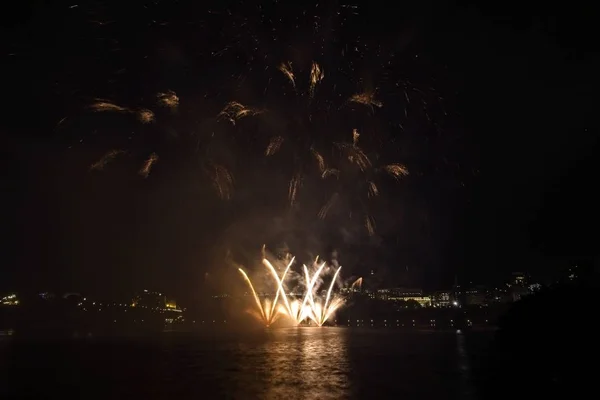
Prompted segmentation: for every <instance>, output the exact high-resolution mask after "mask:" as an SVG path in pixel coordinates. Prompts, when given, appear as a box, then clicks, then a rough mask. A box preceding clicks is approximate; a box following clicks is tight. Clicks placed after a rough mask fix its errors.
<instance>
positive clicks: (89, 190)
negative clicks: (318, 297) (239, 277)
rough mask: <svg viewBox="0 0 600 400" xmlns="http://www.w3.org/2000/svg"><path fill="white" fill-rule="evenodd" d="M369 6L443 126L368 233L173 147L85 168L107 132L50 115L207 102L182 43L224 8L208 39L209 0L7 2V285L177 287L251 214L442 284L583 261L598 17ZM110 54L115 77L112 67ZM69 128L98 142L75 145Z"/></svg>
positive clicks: (244, 230)
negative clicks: (96, 170) (297, 212)
mask: <svg viewBox="0 0 600 400" xmlns="http://www.w3.org/2000/svg"><path fill="white" fill-rule="evenodd" d="M231 3H232V4H234V3H236V2H231ZM376 3H377V2H368V5H362V6H361V11H360V12H361V13H362V16H361V17H360V18H363V20H362V21H363V22H361V25H360V27H361V29H363V30H364V33H363V36H365V37H368V38H369V39H370V40H371V41H382V42H394V43H395V44H396V45H400V44H402V46H405V47H403V49H404V50H403V51H404V52H405V53H406V54H404V55H405V56H406V57H407V58H406V59H407V60H412V61H411V63H414V65H415V66H411V65H413V64H411V65H408V64H407V71H408V72H407V73H410V74H412V75H413V76H414V77H413V78H412V79H413V80H415V81H418V80H419V79H421V77H420V75H423V76H428V77H431V76H433V77H434V82H435V85H436V89H437V90H438V91H439V92H441V93H443V94H444V98H445V100H446V104H445V107H446V108H447V113H448V116H447V118H445V120H444V129H443V130H442V131H441V132H440V133H436V134H429V133H428V134H423V135H420V136H419V135H414V136H411V137H408V138H406V139H404V140H403V142H402V144H403V145H404V147H403V148H402V150H400V151H402V152H403V155H404V158H405V159H406V158H408V159H409V160H410V161H411V162H412V164H409V165H412V166H413V171H414V173H412V174H411V177H410V179H409V180H407V182H406V183H405V184H404V186H402V187H398V188H393V189H391V191H392V195H390V198H389V199H386V202H387V203H388V208H387V211H386V213H387V214H388V217H387V218H380V221H381V223H380V224H379V225H380V227H381V230H382V233H381V237H380V238H378V239H377V240H376V241H375V243H374V242H373V240H370V241H369V240H366V238H365V237H364V235H361V234H359V233H353V232H351V231H344V230H341V229H339V230H338V229H337V228H336V229H334V228H332V227H326V226H325V227H324V226H323V225H322V224H321V225H318V224H315V223H312V222H310V223H309V222H306V223H303V224H302V227H301V228H298V231H297V232H294V233H289V232H288V231H289V230H290V227H289V225H290V224H294V223H293V222H289V221H288V220H287V219H286V218H288V217H287V216H286V215H283V214H282V215H274V214H273V213H272V212H271V211H272V208H273V204H269V202H268V201H266V202H261V203H256V204H254V205H253V209H252V211H251V212H243V211H242V209H241V205H242V204H243V201H242V200H243V196H244V195H247V196H250V197H251V196H252V195H253V193H251V192H244V191H243V190H242V191H240V193H239V194H238V196H239V197H240V198H241V199H238V200H235V201H234V202H233V203H232V204H233V205H229V206H227V207H225V206H222V205H220V202H218V201H217V200H216V199H215V198H214V196H212V192H211V189H210V187H209V186H207V185H206V184H205V183H203V182H202V181H201V179H200V178H197V177H195V176H194V175H193V173H192V172H191V171H190V169H189V168H188V166H187V165H186V164H185V162H184V161H181V157H179V156H178V154H177V153H173V154H168V153H167V155H166V156H165V157H166V158H167V160H169V161H170V163H168V164H167V163H165V164H167V165H168V166H166V167H164V168H162V169H158V170H157V171H156V173H153V175H152V176H151V178H152V179H147V180H143V179H141V178H140V177H139V176H138V175H137V174H136V173H135V168H137V167H136V165H138V164H136V163H138V162H139V161H140V160H133V161H127V162H124V163H121V164H119V165H117V166H115V167H114V168H113V169H111V170H107V171H105V172H103V173H102V174H96V175H93V176H91V174H90V173H89V171H88V167H89V165H90V163H91V162H93V161H94V160H95V159H97V158H98V157H99V156H100V155H102V153H103V151H105V148H103V147H102V146H100V143H102V141H103V140H104V139H105V137H104V136H103V135H105V134H102V135H101V137H100V138H97V137H94V136H93V135H92V136H90V135H89V131H93V127H92V124H91V123H90V122H89V121H83V122H75V123H74V124H75V125H70V127H69V130H68V132H67V133H65V131H64V130H60V129H56V125H57V122H58V121H59V120H61V118H63V117H64V116H68V115H73V114H75V113H77V112H78V110H80V109H81V107H82V105H83V102H85V101H87V100H89V99H91V98H92V97H93V96H94V95H97V96H100V97H102V96H114V97H117V98H118V99H119V100H121V101H123V102H128V100H129V101H133V99H135V98H138V97H140V96H142V97H143V96H150V95H151V94H152V93H154V92H155V91H156V90H155V88H160V87H170V88H177V89H178V94H180V95H181V97H182V101H183V100H184V99H190V98H193V97H195V96H196V97H198V99H194V100H193V101H197V102H198V105H199V107H200V106H201V105H204V103H202V100H201V97H202V96H201V95H200V92H201V91H202V90H204V88H205V87H206V86H210V79H204V80H200V79H196V78H195V76H196V75H195V74H196V73H195V72H194V71H195V68H199V67H198V66H199V65H203V67H202V68H204V71H210V66H207V65H206V60H205V59H204V58H202V57H201V56H199V55H198V54H197V53H196V52H194V51H193V50H194V49H198V48H200V46H201V45H202V43H203V42H204V41H208V40H216V39H215V38H218V37H219V33H220V32H221V29H223V27H226V26H227V21H226V20H221V21H220V25H219V24H217V23H215V26H214V29H213V31H211V32H212V33H211V35H214V36H211V37H206V36H200V34H199V33H198V32H207V31H206V29H204V28H203V29H201V28H200V26H199V25H200V24H194V23H190V21H194V20H195V19H194V13H198V15H205V14H206V10H205V9H206V8H207V6H206V5H199V3H198V4H194V5H185V4H183V3H182V4H181V5H178V6H171V7H167V8H164V9H161V10H162V11H161V12H162V14H161V13H159V14H157V15H155V14H153V12H156V11H153V9H152V7H144V4H143V2H131V3H128V5H127V6H125V5H124V4H122V5H121V6H115V5H114V4H112V3H110V2H105V3H102V2H99V3H96V6H94V7H95V8H94V10H97V9H98V8H100V9H103V10H104V12H105V13H106V15H110V16H111V17H112V18H116V19H117V20H118V23H117V24H115V27H114V28H110V29H111V31H110V35H107V34H106V33H105V32H104V31H98V30H95V29H92V28H90V27H89V24H90V23H89V21H90V20H93V19H94V18H95V17H94V15H88V14H86V13H83V12H82V13H80V14H77V13H76V11H77V10H76V9H77V8H79V9H80V10H81V9H84V8H86V7H88V5H86V4H84V3H80V4H79V5H78V6H77V7H74V8H69V5H73V4H74V3H73V4H68V5H67V4H65V3H64V2H63V4H62V5H60V4H56V3H55V2H52V4H51V5H50V2H47V3H45V2H41V1H40V2H35V5H33V6H30V7H26V6H25V5H22V6H21V10H19V11H18V12H15V13H14V14H10V15H9V14H7V15H5V16H4V21H3V22H4V28H3V35H2V36H3V42H4V43H3V53H4V54H2V57H3V61H2V64H3V65H7V66H8V71H7V72H5V74H4V76H5V83H4V95H5V105H4V111H5V112H4V117H3V118H2V128H1V131H0V133H1V134H2V139H3V143H4V146H3V150H2V153H3V157H2V161H1V163H2V165H1V166H2V169H1V170H2V189H3V193H4V196H3V199H2V203H3V204H2V207H1V209H2V211H1V214H0V215H1V218H2V221H3V223H2V233H3V235H2V237H3V240H2V245H1V247H0V251H2V254H3V257H2V260H3V261H2V263H1V265H0V289H12V288H17V289H36V290H37V289H42V288H45V287H52V288H57V289H65V290H74V289H75V290H83V291H91V292H97V293H102V292H103V291H105V292H109V293H110V292H114V293H127V292H128V291H130V290H133V289H137V288H139V287H141V286H152V287H158V288H160V289H161V290H169V291H174V292H178V293H182V296H184V297H187V296H189V295H190V294H191V293H194V292H195V291H197V288H198V282H200V281H201V280H202V278H203V276H204V273H205V272H206V271H214V270H215V269H217V268H221V267H223V263H222V262H220V261H219V260H220V258H219V257H220V255H221V254H222V253H220V252H219V251H220V250H219V249H220V247H219V246H223V241H222V240H218V239H219V238H223V237H225V236H226V235H227V234H228V233H227V232H234V231H235V232H236V233H235V234H232V235H231V236H227V238H228V241H232V240H233V238H235V240H236V241H237V242H238V243H236V245H237V246H238V247H243V246H242V245H240V244H239V243H248V244H247V246H250V245H251V244H254V242H256V241H260V239H263V238H262V237H261V233H260V232H257V231H260V230H261V229H258V228H256V226H257V225H258V226H259V225H260V222H257V221H260V220H261V218H264V219H265V221H268V223H269V224H271V225H280V226H281V230H280V231H277V230H275V229H273V231H272V232H271V235H270V236H269V235H266V236H265V237H264V239H265V240H267V241H268V240H270V241H272V242H276V239H277V235H278V234H281V235H284V233H285V232H287V233H285V235H287V236H286V237H294V239H293V240H296V241H297V242H298V243H302V245H301V246H300V245H298V247H310V246H316V247H320V249H317V250H314V251H324V250H326V249H328V248H331V247H332V246H333V247H337V248H340V254H341V257H342V262H344V261H345V262H346V263H348V264H350V265H351V266H352V267H351V269H353V270H354V271H353V272H356V273H361V272H363V271H364V270H367V269H370V268H371V266H372V265H375V266H376V267H379V268H377V269H379V270H382V271H386V274H389V275H390V276H391V279H392V280H394V281H395V282H397V284H398V285H401V284H406V285H423V286H425V287H439V286H443V285H447V284H449V283H451V282H452V281H453V280H454V276H455V275H458V276H459V277H461V279H465V280H475V281H493V280H495V279H498V278H500V277H503V275H504V274H506V273H508V272H511V271H515V270H528V271H532V272H536V273H540V274H547V273H549V272H551V271H553V270H554V269H555V268H558V267H560V266H561V265H565V264H567V263H570V262H575V261H578V260H579V261H580V260H591V259H594V257H596V256H597V250H596V248H595V247H596V246H595V243H596V242H597V238H598V235H597V233H596V232H597V222H598V214H597V211H596V210H597V206H596V204H598V196H597V190H596V183H595V182H596V179H595V173H594V172H595V168H594V167H595V162H594V156H595V150H596V146H597V142H596V135H597V124H596V122H595V120H594V119H593V118H592V111H593V110H592V107H593V103H594V102H593V99H594V96H593V95H594V92H595V89H596V87H597V80H598V78H597V74H596V70H597V66H598V63H597V60H598V58H597V57H598V55H597V52H596V50H597V45H596V44H595V43H594V41H593V39H592V38H593V37H594V36H595V35H594V34H593V33H594V32H593V29H592V27H591V26H592V23H591V15H592V13H591V12H586V10H584V9H576V8H575V6H573V8H572V9H571V10H565V9H563V8H561V9H560V10H558V9H556V10H547V12H546V13H545V14H547V15H554V17H543V18H541V17H534V16H533V15H534V10H531V11H530V12H529V13H530V14H531V15H527V13H528V10H527V7H523V6H522V5H521V6H520V7H519V9H518V10H519V11H517V12H515V11H514V10H515V8H512V7H510V6H508V5H506V6H504V8H503V9H497V8H494V7H489V8H486V9H482V8H481V7H478V6H475V5H469V4H463V5H461V6H460V7H456V6H449V5H448V4H441V3H440V4H426V5H421V6H419V7H420V8H419V9H416V8H414V7H413V8H412V9H411V8H410V7H406V8H404V9H402V11H404V12H401V10H398V11H397V12H395V13H392V12H390V10H389V5H388V6H387V7H384V6H380V5H378V4H376ZM89 7H91V6H89ZM178 7H180V9H178ZM215 8H216V7H215ZM219 9H221V10H225V9H227V7H226V6H225V5H224V3H221V6H220V7H219ZM115 10H117V11H115ZM517 14H518V15H517ZM397 15H402V18H398V17H397ZM413 15H419V17H413ZM498 15H506V17H497V16H498ZM509 15H512V16H509ZM84 16H85V18H84ZM157 16H160V17H162V21H163V22H168V23H169V24H168V26H169V28H168V29H166V28H165V26H163V25H161V20H157V19H156V17H157ZM201 19H202V18H200V17H198V18H197V20H198V21H199V20H201ZM124 21H126V23H125V22H124ZM213 23H214V22H213ZM209 31H210V30H209ZM108 36H110V37H109V38H108V39H107V37H108ZM115 37H116V38H118V39H119V48H120V50H119V51H115V52H114V54H112V55H110V54H109V53H106V52H105V49H106V46H107V44H106V42H107V41H110V40H111V39H110V38H115ZM398 43H400V44H398ZM404 43H406V44H404ZM164 49H167V50H165V51H167V52H168V54H167V55H164V52H163V50H164ZM159 50H160V51H159ZM159 53H160V54H161V55H160V56H158V55H157V54H159ZM107 54H108V55H107ZM145 57H149V58H150V61H147V59H146V58H145ZM153 57H154V58H153ZM414 57H421V58H424V59H425V60H424V61H421V60H418V62H419V63H421V64H417V61H415V59H414ZM153 59H154V60H155V61H152V60H153ZM422 65H427V66H428V67H427V69H426V70H419V66H422ZM122 66H125V67H126V70H125V71H124V72H123V73H122V75H117V77H116V78H115V75H114V74H113V75H111V76H112V78H111V77H109V76H108V75H110V74H109V73H108V72H107V71H109V72H110V73H111V74H112V73H114V71H115V70H118V69H119V68H121V67H122ZM217 72H218V71H215V72H214V73H215V74H217ZM109 80H112V82H111V83H110V84H108V83H107V82H108V81H109ZM196 93H198V94H196ZM185 96H187V97H185ZM109 123H110V122H109ZM103 132H104V131H103ZM120 134H121V133H116V134H115V135H120ZM80 137H81V138H85V143H88V142H89V141H92V142H93V143H94V144H93V145H89V146H87V147H85V146H78V145H77V144H78V139H79V138H80ZM142 159H143V157H142ZM128 162H131V165H129V164H127V163H128ZM134 164H135V165H134ZM132 168H133V169H132ZM132 171H134V172H132ZM413 171H411V172H413ZM266 189H268V188H263V189H261V190H266ZM257 190H258V189H257ZM302 219H303V220H305V218H302ZM222 221H227V223H226V224H224V223H223V222H222ZM385 221H388V222H387V223H386V222H385ZM227 225H228V226H229V228H228V229H226V226H227ZM236 227H237V228H236ZM236 229H237V230H236ZM316 230H318V231H319V234H314V232H315V231H316ZM255 232H257V233H255ZM274 236H275V237H274ZM346 236H348V237H351V238H352V239H351V240H345V239H344V237H346ZM322 238H326V240H327V241H328V242H327V243H324V242H323V240H321V239H322ZM273 244H274V245H275V244H276V243H273ZM218 250H219V251H218ZM244 251H246V252H250V251H251V249H247V248H245V249H244ZM301 251H308V249H307V248H302V250H301ZM344 256H346V260H344V259H343V257H344ZM223 268H224V267H223Z"/></svg>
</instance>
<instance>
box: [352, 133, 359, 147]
mask: <svg viewBox="0 0 600 400" xmlns="http://www.w3.org/2000/svg"><path fill="white" fill-rule="evenodd" d="M359 138H360V133H358V129H352V144H353V145H354V146H358V139H359Z"/></svg>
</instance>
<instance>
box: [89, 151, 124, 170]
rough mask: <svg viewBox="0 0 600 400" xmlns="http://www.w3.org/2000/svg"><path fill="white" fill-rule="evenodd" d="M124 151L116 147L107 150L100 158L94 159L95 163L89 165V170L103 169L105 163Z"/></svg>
mask: <svg viewBox="0 0 600 400" xmlns="http://www.w3.org/2000/svg"><path fill="white" fill-rule="evenodd" d="M124 153H125V152H124V151H123V150H118V149H113V150H109V151H108V152H107V153H106V154H104V155H103V156H102V158H100V159H99V160H98V161H96V162H95V163H93V164H92V165H91V166H90V170H96V171H102V170H103V169H104V167H105V166H106V164H108V163H110V162H111V161H113V160H114V159H115V158H117V157H118V156H119V155H121V154H124Z"/></svg>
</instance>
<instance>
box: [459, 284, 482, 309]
mask: <svg viewBox="0 0 600 400" xmlns="http://www.w3.org/2000/svg"><path fill="white" fill-rule="evenodd" d="M463 299H464V300H463V303H464V305H466V306H486V305H487V300H488V291H487V289H486V288H485V287H483V286H476V287H473V288H470V289H467V290H465V292H464V295H463Z"/></svg>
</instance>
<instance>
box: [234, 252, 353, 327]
mask: <svg viewBox="0 0 600 400" xmlns="http://www.w3.org/2000/svg"><path fill="white" fill-rule="evenodd" d="M263 253H264V246H263ZM294 261H295V257H292V258H291V259H290V260H289V262H288V263H287V266H286V267H285V270H284V271H283V274H282V275H281V277H280V276H279V274H278V273H277V271H276V269H275V267H274V266H273V264H271V262H270V261H269V260H268V259H267V258H263V260H262V263H263V265H264V266H265V267H266V268H267V269H268V271H269V272H270V274H271V277H272V278H273V282H274V286H275V288H276V291H275V295H274V297H273V300H272V301H271V299H265V300H264V301H263V302H261V300H260V298H259V296H258V294H257V293H256V290H255V289H254V285H253V284H252V281H251V280H250V278H249V277H248V275H247V274H246V272H244V270H243V269H241V268H238V270H239V271H240V273H241V274H242V276H243V277H244V279H245V281H246V283H247V284H248V287H249V288H250V291H251V292H252V297H253V299H254V302H255V304H256V309H257V311H256V310H254V311H252V312H251V313H252V314H253V315H255V316H256V317H257V318H258V319H259V320H260V321H261V322H262V323H263V324H264V325H265V326H266V327H270V326H271V325H273V323H275V322H276V321H277V320H278V319H279V318H280V317H281V316H286V317H287V318H288V319H289V321H290V322H292V324H294V325H299V324H301V323H303V322H304V321H306V320H307V319H310V320H311V321H313V322H314V323H315V324H316V325H317V326H323V325H324V324H325V323H326V322H327V321H328V319H329V318H330V317H331V316H332V315H333V313H335V311H336V310H337V309H339V308H340V307H341V306H342V305H343V303H344V301H343V299H342V298H339V297H336V296H335V295H334V294H333V288H334V286H335V283H336V282H337V277H338V275H339V273H340V270H341V268H342V267H341V266H340V267H338V268H337V270H336V271H335V273H334V275H333V277H332V279H331V283H330V284H329V289H328V290H327V294H326V296H325V299H323V298H321V297H320V296H319V295H318V294H317V291H318V289H319V287H318V282H319V280H320V279H321V274H322V272H323V270H324V267H325V265H326V263H325V262H323V263H321V264H320V265H319V266H318V267H317V270H316V271H315V273H314V274H313V275H312V276H311V274H310V272H309V271H308V267H307V266H306V265H303V270H304V279H305V281H304V286H305V288H304V290H305V292H304V296H303V298H302V300H301V301H300V300H297V299H296V300H290V298H289V297H288V294H287V293H286V286H285V282H286V277H287V276H288V274H289V271H290V268H291V266H292V265H293V263H294ZM317 263H318V257H317V258H316V259H315V261H314V265H315V266H317ZM280 303H283V304H280Z"/></svg>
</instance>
